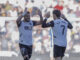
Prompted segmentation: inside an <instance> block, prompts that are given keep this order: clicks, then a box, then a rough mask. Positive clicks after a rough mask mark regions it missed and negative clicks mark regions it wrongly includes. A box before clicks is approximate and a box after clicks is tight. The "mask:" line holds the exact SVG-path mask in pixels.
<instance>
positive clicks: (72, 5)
mask: <svg viewBox="0 0 80 60" xmlns="http://www.w3.org/2000/svg"><path fill="white" fill-rule="evenodd" d="M25 9H28V11H29V12H30V13H31V17H34V16H36V15H37V10H38V9H40V10H41V12H42V15H43V17H45V14H46V13H50V14H51V17H52V10H54V9H59V10H61V12H62V13H63V14H65V15H66V16H67V17H70V18H80V0H3V1H2V0H0V17H18V16H19V15H20V14H21V13H22V12H23V11H24V10H25ZM71 23H72V25H73V27H74V28H73V29H72V30H68V32H67V34H68V35H67V40H68V46H67V50H66V52H70V51H71V52H75V53H80V48H79V46H80V20H79V21H73V22H71ZM51 36H52V33H51V28H45V29H43V28H42V27H41V25H39V26H36V27H34V28H33V41H34V42H33V51H34V52H35V53H39V54H45V53H50V51H51V47H52V45H53V42H52V38H51ZM18 41H19V32H18V28H17V26H16V21H15V20H9V21H8V20H7V21H6V20H0V51H14V52H16V53H19V46H18Z"/></svg>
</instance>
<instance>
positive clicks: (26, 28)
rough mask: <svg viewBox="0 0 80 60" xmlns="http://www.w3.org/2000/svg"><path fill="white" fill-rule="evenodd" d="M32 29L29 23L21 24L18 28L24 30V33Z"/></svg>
mask: <svg viewBox="0 0 80 60" xmlns="http://www.w3.org/2000/svg"><path fill="white" fill-rule="evenodd" d="M32 28H33V25H32V24H31V23H27V24H22V25H21V27H20V29H21V30H24V31H26V30H32Z"/></svg>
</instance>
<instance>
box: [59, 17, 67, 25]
mask: <svg viewBox="0 0 80 60" xmlns="http://www.w3.org/2000/svg"><path fill="white" fill-rule="evenodd" d="M60 21H61V23H65V24H68V22H67V21H66V20H64V19H62V18H61V20H60Z"/></svg>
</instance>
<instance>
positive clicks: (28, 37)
mask: <svg viewBox="0 0 80 60" xmlns="http://www.w3.org/2000/svg"><path fill="white" fill-rule="evenodd" d="M38 15H39V16H40V21H39V22H37V21H32V20H31V19H30V13H29V11H26V10H25V11H24V13H23V14H22V15H20V16H19V17H18V19H17V21H16V23H17V26H18V29H19V35H20V36H19V37H20V38H19V46H20V51H21V54H22V56H23V58H24V60H29V59H30V57H31V54H32V44H33V42H32V28H33V26H36V25H40V24H41V23H42V19H43V18H42V14H41V12H40V10H38ZM22 18H24V19H23V20H22Z"/></svg>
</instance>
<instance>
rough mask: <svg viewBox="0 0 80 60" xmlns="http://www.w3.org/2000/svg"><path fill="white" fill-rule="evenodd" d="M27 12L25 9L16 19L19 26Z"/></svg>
mask: <svg viewBox="0 0 80 60" xmlns="http://www.w3.org/2000/svg"><path fill="white" fill-rule="evenodd" d="M26 13H27V12H26V11H24V12H23V13H22V14H21V15H20V16H19V17H18V18H17V20H16V23H17V26H18V27H19V26H20V25H21V19H22V18H23V17H24V16H25V14H26Z"/></svg>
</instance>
